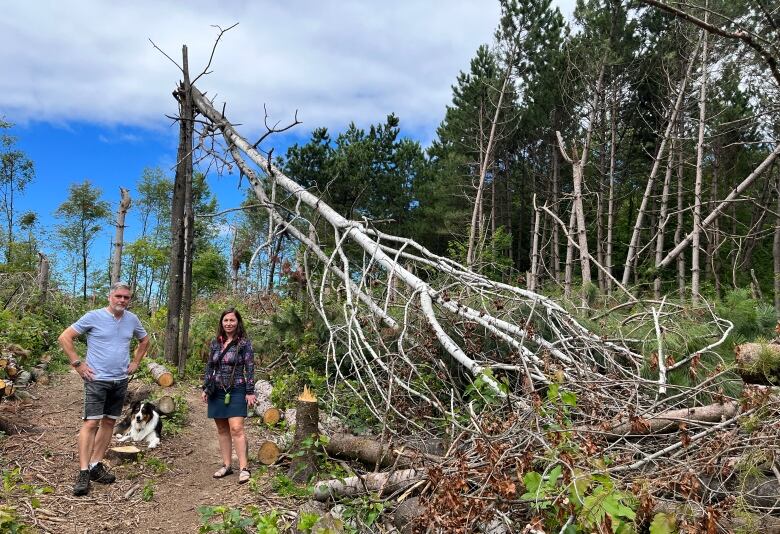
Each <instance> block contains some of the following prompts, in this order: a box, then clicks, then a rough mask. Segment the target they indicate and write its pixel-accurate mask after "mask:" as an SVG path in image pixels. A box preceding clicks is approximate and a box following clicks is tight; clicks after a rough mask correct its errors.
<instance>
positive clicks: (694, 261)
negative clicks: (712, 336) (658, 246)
mask: <svg viewBox="0 0 780 534" xmlns="http://www.w3.org/2000/svg"><path fill="white" fill-rule="evenodd" d="M708 15H709V13H706V14H705V16H704V20H705V21H706V20H707V16H708ZM707 44H708V43H707V34H706V33H705V34H704V36H703V42H702V52H701V85H700V87H699V137H698V140H697V142H696V180H695V182H694V188H693V230H692V233H693V236H692V238H691V302H692V303H693V304H697V303H698V302H699V298H700V294H699V290H700V289H701V288H700V271H701V267H700V261H699V256H700V252H701V247H700V245H699V243H700V241H701V233H702V231H703V230H704V229H703V228H701V189H702V180H703V174H704V127H705V121H706V120H707Z"/></svg>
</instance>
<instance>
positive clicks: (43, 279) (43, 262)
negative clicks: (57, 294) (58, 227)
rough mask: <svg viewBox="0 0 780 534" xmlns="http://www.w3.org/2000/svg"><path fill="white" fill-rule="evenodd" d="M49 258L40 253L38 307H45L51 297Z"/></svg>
mask: <svg viewBox="0 0 780 534" xmlns="http://www.w3.org/2000/svg"><path fill="white" fill-rule="evenodd" d="M49 272H50V265H49V258H47V257H46V255H45V254H43V253H42V252H39V253H38V279H37V282H38V306H40V307H43V305H44V304H45V303H46V299H47V297H48V296H49Z"/></svg>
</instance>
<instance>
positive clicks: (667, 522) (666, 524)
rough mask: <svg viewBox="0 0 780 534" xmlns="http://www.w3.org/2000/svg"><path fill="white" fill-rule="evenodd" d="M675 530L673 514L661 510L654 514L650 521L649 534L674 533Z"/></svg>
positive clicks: (675, 524) (675, 523)
mask: <svg viewBox="0 0 780 534" xmlns="http://www.w3.org/2000/svg"><path fill="white" fill-rule="evenodd" d="M675 532H677V521H676V520H675V518H674V516H672V515H667V514H665V513H663V512H660V513H657V514H655V516H654V517H653V522H652V523H650V534H674V533H675Z"/></svg>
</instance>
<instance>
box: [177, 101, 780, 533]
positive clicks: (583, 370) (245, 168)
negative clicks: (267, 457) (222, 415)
mask: <svg viewBox="0 0 780 534" xmlns="http://www.w3.org/2000/svg"><path fill="white" fill-rule="evenodd" d="M192 93H193V94H192V96H193V102H194V103H195V106H196V108H197V110H198V112H199V113H200V114H201V117H199V118H198V122H199V124H200V125H201V126H202V131H201V132H200V137H199V139H200V146H199V147H198V148H199V149H200V150H202V151H203V152H204V153H205V154H206V155H207V156H212V157H214V158H215V161H217V162H219V163H220V164H223V165H229V166H231V167H232V166H236V167H237V168H238V169H239V171H240V173H241V174H242V175H243V176H245V177H246V178H247V180H248V182H249V184H250V185H251V187H252V190H253V191H254V193H255V195H256V196H257V199H258V201H259V203H260V205H261V206H263V207H264V208H265V209H266V210H268V214H269V219H270V220H271V221H273V225H274V226H273V229H272V231H273V232H274V233H275V234H285V235H288V236H291V237H293V238H295V239H297V240H299V241H300V242H301V243H302V245H303V246H304V253H303V255H302V258H301V263H302V265H301V267H302V269H303V272H304V273H305V280H304V283H303V287H304V289H305V291H306V292H307V293H308V295H309V298H310V299H311V301H312V302H313V303H314V305H315V306H316V308H317V310H318V311H319V313H320V316H321V319H322V322H323V323H324V324H325V326H326V327H327V328H328V332H329V341H328V344H327V351H326V357H327V359H326V362H327V366H328V367H327V370H326V375H327V378H328V382H327V385H328V387H329V395H330V396H331V397H335V396H336V395H338V390H337V388H336V386H337V385H338V386H339V387H343V388H346V391H348V392H349V393H350V394H352V395H355V396H357V397H358V398H359V399H360V400H361V402H362V403H363V404H364V405H365V407H366V409H367V410H368V411H369V412H370V413H371V415H372V417H373V418H375V419H376V420H377V421H380V422H381V423H382V425H383V428H384V429H386V431H387V432H388V433H389V434H390V435H393V436H408V435H412V434H414V435H417V436H418V438H419V439H422V440H423V441H424V440H425V439H426V437H429V436H430V437H431V438H442V437H446V439H445V441H446V442H447V443H449V444H451V445H450V447H449V450H448V452H447V453H446V454H445V455H444V457H443V458H442V461H441V462H438V463H437V465H435V466H432V467H430V468H429V469H428V470H427V472H425V473H420V472H418V471H415V470H412V471H415V472H414V475H409V473H407V475H409V477H410V478H409V479H406V480H405V482H408V481H409V480H412V479H414V480H422V479H427V480H429V481H430V484H425V485H424V488H419V491H423V492H424V494H425V497H426V499H425V500H424V501H423V502H424V503H425V504H424V505H425V506H426V507H427V510H428V512H429V513H428V514H427V515H426V518H427V519H428V520H430V521H431V522H432V523H431V524H433V525H435V527H436V528H442V529H446V528H449V527H450V526H451V527H452V528H455V527H456V526H457V527H458V528H466V529H468V528H471V527H474V528H481V529H487V528H491V529H492V528H493V527H492V526H491V525H496V527H495V528H497V529H498V530H501V529H503V528H507V527H506V526H507V525H515V526H517V527H518V528H520V529H522V527H523V525H527V524H530V521H531V520H532V518H533V517H534V515H535V514H540V515H544V514H546V513H548V512H549V511H550V510H554V509H561V508H560V507H556V506H549V505H550V504H551V503H552V504H556V503H561V502H562V501H561V499H563V498H564V496H566V498H567V499H568V501H567V502H568V503H569V504H567V506H570V508H568V509H570V510H571V514H572V515H571V517H570V518H568V519H564V521H563V522H564V523H566V524H572V522H573V521H575V520H576V521H580V520H581V521H582V522H583V523H582V524H584V525H586V526H589V527H590V528H592V529H596V528H597V527H598V525H597V524H595V523H592V520H591V519H588V516H587V513H586V511H587V509H588V508H587V506H586V503H587V502H590V501H588V499H589V498H590V497H591V496H593V495H599V494H604V495H609V498H610V499H614V500H616V502H619V503H623V502H625V503H626V504H625V506H626V507H627V506H628V503H629V500H630V497H632V495H633V498H635V499H636V500H639V498H640V489H639V488H640V486H639V485H636V484H634V481H635V480H642V481H646V483H644V485H643V486H642V488H643V489H642V490H641V491H642V492H646V493H647V495H649V498H650V499H654V498H657V497H654V496H660V495H663V496H666V497H668V496H669V495H671V496H673V498H675V499H678V500H680V501H685V500H687V499H691V498H694V497H695V496H696V494H695V491H696V488H697V486H696V484H694V482H693V480H692V479H691V477H696V474H697V473H704V472H708V471H710V470H712V469H714V468H715V467H713V466H714V465H715V464H713V461H714V459H716V458H720V457H722V456H723V455H728V454H732V453H734V449H739V448H740V447H742V446H743V445H744V444H745V443H750V444H752V445H751V446H756V444H759V443H766V442H767V441H766V440H770V441H769V442H773V441H771V440H772V439H774V438H773V432H777V430H775V429H774V428H773V427H772V428H764V429H763V430H762V431H760V432H756V431H755V430H752V431H750V432H748V431H746V430H745V429H747V428H751V429H754V428H763V427H761V426H760V425H755V423H753V421H754V420H755V418H757V417H761V418H765V417H766V418H770V419H771V417H773V416H774V415H777V414H778V413H780V410H779V409H778V408H780V407H778V406H777V402H776V400H775V399H774V398H772V397H771V396H768V395H764V394H763V393H761V392H758V391H754V390H752V389H750V388H748V389H746V390H745V393H744V394H743V395H742V397H741V398H736V397H734V396H729V395H727V394H725V393H724V384H726V383H727V382H728V381H729V380H730V379H731V378H732V377H733V375H731V374H730V372H729V371H728V370H726V369H724V368H723V367H722V366H719V365H718V364H717V363H718V360H717V358H719V356H718V355H717V353H716V351H715V349H717V348H718V347H719V346H720V345H721V344H723V343H724V342H725V340H726V338H727V336H728V334H729V332H730V331H731V329H732V325H731V324H730V323H728V321H724V320H722V319H720V318H719V317H717V316H716V315H715V313H714V311H713V310H712V308H711V307H709V306H708V305H707V304H706V303H704V304H703V305H702V307H701V315H700V317H703V318H704V319H701V322H702V324H704V323H706V324H708V325H709V327H710V331H711V333H710V334H709V335H707V336H702V337H701V340H700V341H701V345H703V346H700V348H698V349H697V350H696V351H695V352H691V353H690V354H678V355H676V357H675V358H673V357H672V356H671V355H667V354H666V353H665V352H664V350H663V348H664V344H665V339H664V336H665V335H666V334H665V332H666V330H667V329H668V328H667V325H673V324H674V321H675V317H674V313H673V312H669V311H665V310H664V309H663V308H664V306H667V307H668V306H669V305H668V303H665V302H661V303H660V305H658V304H659V303H652V304H649V305H648V304H645V303H643V302H641V301H638V300H636V299H633V300H632V301H631V302H630V303H629V305H630V306H634V307H636V308H637V311H636V313H635V314H634V316H632V317H639V318H640V320H644V321H649V322H650V324H653V323H655V325H656V328H655V330H654V337H653V339H654V340H656V343H657V347H658V350H657V352H656V356H655V359H653V357H645V356H643V354H642V353H640V351H639V350H637V343H635V341H632V343H634V344H633V346H632V344H631V343H627V342H625V341H624V340H621V339H611V338H608V337H605V336H603V335H602V334H599V333H595V332H593V331H591V330H590V329H589V328H587V327H586V326H585V324H583V321H582V320H581V318H580V317H578V316H576V315H575V314H574V313H572V312H570V311H568V310H567V309H565V308H564V307H563V306H561V305H560V304H558V303H557V302H555V301H554V300H552V299H550V298H548V297H546V296H544V295H541V294H539V293H536V292H534V291H529V290H527V289H524V288H521V287H517V286H513V285H509V284H505V283H500V282H496V281H493V280H491V279H489V278H488V277H486V276H484V275H482V274H480V273H478V272H474V271H472V270H470V269H467V268H465V267H464V266H462V265H460V264H458V263H457V262H455V261H453V260H451V259H449V258H447V257H443V256H439V255H436V254H433V253H431V252H430V251H429V250H427V249H426V248H425V247H422V246H421V245H419V244H418V243H416V242H414V241H412V240H410V239H406V238H403V237H399V236H394V235H391V234H387V233H385V232H383V231H381V230H380V229H379V228H377V227H376V226H375V225H373V224H372V223H371V222H370V221H365V220H363V221H356V220H349V219H346V218H345V217H343V216H342V215H340V214H339V213H337V212H336V211H335V210H333V209H332V208H331V207H330V206H328V205H327V203H325V202H324V201H323V200H322V198H319V197H318V196H317V195H315V194H314V193H313V192H312V191H310V190H308V189H306V188H304V187H303V186H301V185H300V184H298V183H296V182H295V181H294V180H293V179H291V178H290V177H288V176H286V175H285V174H284V172H282V170H281V169H280V168H278V167H277V166H275V165H274V164H273V161H272V158H270V157H268V156H267V155H264V154H262V153H261V151H260V150H259V149H258V148H257V147H258V144H259V142H258V143H254V144H253V143H250V142H249V141H247V140H246V139H245V138H244V137H242V136H241V135H240V134H239V133H238V132H237V130H236V129H235V127H234V125H233V124H232V123H231V122H230V121H229V120H228V119H227V117H226V115H225V107H224V106H221V107H222V110H221V111H219V110H218V109H217V107H215V106H214V104H213V103H212V102H211V101H209V100H208V99H207V98H206V97H205V95H204V94H203V93H201V92H200V91H199V90H198V89H197V88H196V87H195V86H193V87H192ZM272 191H275V192H276V195H275V196H274V195H273V194H272ZM575 246H576V245H575ZM331 287H336V288H337V291H335V292H333V291H329V288H331ZM334 300H335V301H336V302H337V304H338V306H337V309H338V310H339V313H338V314H337V316H334V315H333V314H332V313H328V312H327V311H326V303H329V304H331V305H333V304H334ZM391 312H392V313H391ZM645 343H646V342H645ZM649 352H651V351H646V353H649ZM658 355H660V357H659V356H658ZM704 359H712V360H714V361H710V363H711V364H712V365H710V366H709V367H708V368H707V370H706V371H701V362H702V360H704ZM686 372H687V373H688V374H689V375H690V376H691V377H693V378H692V385H690V386H687V385H686V386H680V385H677V384H675V383H673V382H672V380H671V379H670V377H671V376H672V374H674V373H678V374H679V373H686ZM648 374H650V375H652V376H651V377H650V378H648ZM716 406H717V407H716ZM299 415H300V414H299ZM336 415H338V413H336ZM583 429H586V430H587V432H583V431H582V430H583ZM442 431H444V432H445V433H446V436H442V435H441V434H440V432H442ZM276 446H277V447H279V445H278V444H276ZM382 447H383V446H380V448H379V451H380V452H379V453H378V454H379V456H378V458H377V459H378V460H379V462H378V463H379V464H381V463H384V461H383V460H382V458H383V457H384V456H385V454H386V453H387V451H386V450H385V449H383V448H382ZM279 448H280V449H281V447H279ZM274 454H276V453H274ZM682 457H684V460H685V461H681V458H682ZM396 459H398V456H396ZM400 461H401V460H400V459H399V462H400ZM691 472H692V473H693V475H691V474H690V473H691ZM397 473H398V472H394V473H393V474H391V473H371V474H370V475H367V476H365V477H356V479H355V480H351V479H350V480H349V483H347V481H329V482H328V483H325V484H323V485H322V486H320V493H319V495H321V496H330V495H335V494H350V492H355V491H364V490H365V488H367V487H368V485H367V481H369V480H371V481H372V487H377V488H380V489H381V488H383V487H386V486H385V485H386V484H387V483H388V482H389V480H390V479H391V477H392V476H394V475H395V474H397ZM649 474H652V479H651V480H649V481H648V480H647V479H648V476H649ZM415 477H417V478H415ZM374 479H376V484H374V483H373V481H374ZM689 479H690V480H689ZM667 481H673V482H667ZM699 487H700V484H699ZM529 488H535V489H533V491H531V490H529ZM521 491H526V492H527V494H526V495H524V496H522V498H521V494H520V492H521ZM733 491H735V492H738V490H736V489H735V490H733ZM632 492H635V493H634V494H632ZM507 502H514V503H516V504H518V505H517V506H513V507H507V506H505V503H507ZM502 503H503V504H502ZM632 506H633V505H632ZM748 506H750V505H748ZM648 509H652V507H650V508H648ZM629 511H631V510H630V509H629ZM727 512H728V511H723V517H726V516H727V515H728V513H727ZM580 513H582V514H583V517H579V518H578V517H577V514H580ZM632 513H633V512H632ZM611 517H612V521H613V525H616V524H617V523H618V522H619V521H622V520H624V519H625V520H627V519H626V518H623V519H621V517H620V516H619V513H618V512H615V515H614V516H611ZM651 519H652V518H648V520H651ZM588 521H591V523H588ZM578 524H579V523H578Z"/></svg>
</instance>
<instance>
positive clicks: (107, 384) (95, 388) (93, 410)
mask: <svg viewBox="0 0 780 534" xmlns="http://www.w3.org/2000/svg"><path fill="white" fill-rule="evenodd" d="M126 395H127V378H123V379H121V380H85V381H84V417H83V419H103V418H104V417H109V418H111V419H119V416H120V415H121V414H122V406H123V405H124V403H125V396H126Z"/></svg>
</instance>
